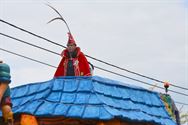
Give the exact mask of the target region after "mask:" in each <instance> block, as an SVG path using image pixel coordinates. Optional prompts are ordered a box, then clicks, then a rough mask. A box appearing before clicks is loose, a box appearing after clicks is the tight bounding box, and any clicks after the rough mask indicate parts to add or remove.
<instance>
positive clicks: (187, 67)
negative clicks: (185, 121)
mask: <svg viewBox="0 0 188 125" xmlns="http://www.w3.org/2000/svg"><path fill="white" fill-rule="evenodd" d="M45 3H50V4H51V5H52V6H53V7H55V8H56V9H57V10H58V11H59V12H60V13H61V14H62V16H63V17H64V18H65V20H66V21H67V23H68V25H69V27H70V29H71V31H72V34H73V36H74V38H75V40H76V42H77V45H78V46H80V47H81V50H82V51H83V52H84V53H85V54H87V55H90V56H92V57H95V58H97V59H101V60H103V61H107V62H109V63H112V64H114V65H117V66H120V67H123V68H126V69H128V70H131V71H134V72H138V73H141V74H144V75H146V76H149V77H153V78H156V79H159V80H161V81H169V82H170V83H172V84H175V85H178V86H183V87H186V88H188V35H187V34H188V2H187V1H185V0H96V1H94V0H92V1H91V0H48V1H45V0H37V1H35V0H0V19H3V20H5V21H8V22H10V23H13V24H14V25H17V26H20V27H22V28H24V29H26V30H29V31H31V32H33V33H36V34H38V35H41V36H43V37H45V38H48V39H50V40H52V41H54V42H57V43H59V44H62V45H64V46H65V45H66V43H67V39H68V38H67V31H68V30H67V28H66V26H65V24H64V23H63V22H61V21H55V22H53V23H50V24H47V22H48V21H49V20H51V19H52V18H54V17H57V14H56V13H55V12H54V11H53V10H52V9H50V8H49V7H48V6H46V5H45ZM0 32H1V33H5V34H8V35H11V36H14V37H16V38H19V39H22V40H25V41H27V42H30V43H32V44H36V45H39V46H42V47H44V48H47V49H50V50H52V51H55V52H57V53H61V51H62V49H63V48H62V47H58V46H56V45H53V44H50V43H47V42H46V41H44V40H41V39H39V38H36V37H33V36H31V35H29V34H27V33H24V32H22V31H19V30H17V29H14V28H12V27H10V26H8V25H6V24H3V23H1V22H0ZM0 48H3V49H7V50H10V51H13V52H16V53H19V54H22V55H25V56H28V57H30V58H33V59H37V60H40V61H43V62H46V63H49V64H51V65H54V66H58V64H59V61H60V60H61V57H60V56H57V55H54V54H51V53H48V52H45V51H43V50H40V49H37V48H34V47H31V46H28V45H25V44H23V43H19V42H17V41H15V40H11V39H9V38H6V37H4V36H0ZM0 59H3V60H4V62H6V63H8V64H9V65H10V66H11V74H12V83H11V87H15V86H19V85H24V84H28V83H33V82H42V81H47V80H50V79H52V78H53V74H54V72H55V69H54V68H51V67H48V66H45V65H42V64H38V63H36V62H32V61H30V60H27V59H24V58H21V57H17V56H14V55H12V54H8V53H6V52H3V51H1V50H0ZM88 60H89V61H90V62H92V63H93V64H94V65H96V66H99V67H102V68H106V69H109V70H112V71H114V72H117V73H121V74H123V75H127V76H129V77H133V78H136V79H140V80H144V81H146V82H149V83H151V84H156V82H155V81H151V80H148V79H143V78H141V77H138V76H135V75H132V74H129V73H127V72H124V71H120V70H118V69H115V68H112V67H110V66H106V65H104V64H101V63H98V62H96V61H94V60H92V59H89V58H88ZM94 75H98V76H101V77H106V78H110V79H114V80H118V81H122V82H124V83H128V84H131V85H136V86H141V87H144V88H150V86H147V85H143V84H142V83H138V82H135V81H131V80H128V79H126V78H123V77H120V76H116V75H113V74H110V73H106V72H104V71H101V70H98V69H95V71H94ZM158 85H159V86H162V84H160V83H158ZM171 89H173V90H174V91H179V92H182V93H186V94H188V91H185V90H181V89H178V88H174V87H171ZM155 91H158V92H164V91H163V90H160V89H157V88H156V89H155ZM170 94H171V96H172V97H173V98H174V100H175V101H180V102H184V103H188V97H185V96H182V95H178V94H174V93H170ZM177 105H178V107H181V105H179V104H177ZM183 110H184V111H188V106H184V108H183Z"/></svg>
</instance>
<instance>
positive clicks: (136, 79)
mask: <svg viewBox="0 0 188 125" xmlns="http://www.w3.org/2000/svg"><path fill="white" fill-rule="evenodd" d="M0 50H2V51H5V52H8V53H11V54H14V55H17V56H20V57H23V58H26V59H29V60H32V61H35V62H38V63H41V64H44V65H47V66H50V67H54V68H57V67H55V66H53V65H50V64H47V63H44V62H41V61H38V60H35V59H32V58H29V57H26V56H23V55H21V54H17V53H14V52H11V51H9V50H6V49H3V48H0ZM94 67H95V68H97V69H99V70H103V71H105V72H109V73H112V74H115V75H118V76H121V77H124V78H127V79H130V80H133V81H137V82H140V83H143V84H146V85H149V86H154V87H157V88H159V89H163V90H164V88H163V87H160V86H156V85H152V84H150V83H148V82H144V81H142V80H138V79H135V78H131V77H128V76H125V75H122V74H119V73H116V72H113V71H110V70H107V69H104V68H101V67H98V66H94ZM168 91H170V92H173V93H176V94H180V95H184V96H188V95H187V94H185V93H181V92H177V91H174V90H170V89H169V90H168Z"/></svg>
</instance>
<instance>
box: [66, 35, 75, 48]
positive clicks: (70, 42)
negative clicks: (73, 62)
mask: <svg viewBox="0 0 188 125" xmlns="http://www.w3.org/2000/svg"><path fill="white" fill-rule="evenodd" d="M68 37H69V39H68V42H67V45H68V44H75V45H76V42H75V40H74V38H73V36H72V34H71V33H70V32H68Z"/></svg>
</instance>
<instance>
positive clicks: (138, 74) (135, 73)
mask: <svg viewBox="0 0 188 125" xmlns="http://www.w3.org/2000/svg"><path fill="white" fill-rule="evenodd" d="M0 22H3V23H5V24H8V25H10V26H12V27H14V28H16V29H19V30H21V31H24V32H26V33H28V34H31V35H33V36H35V37H38V38H41V39H43V40H45V41H48V42H50V43H52V44H54V45H57V46H61V47H63V48H66V47H65V46H63V45H61V44H58V43H56V42H53V41H51V40H49V39H47V38H44V37H42V36H39V35H37V34H35V33H32V32H30V31H28V30H25V29H23V28H20V27H18V26H16V25H14V24H11V23H9V22H7V21H4V20H2V19H0ZM85 56H86V57H88V58H91V59H93V60H96V61H98V62H101V63H104V64H106V65H109V66H112V67H115V68H117V69H120V70H123V71H126V72H129V73H132V74H134V75H137V76H140V77H143V78H147V79H150V80H153V81H156V82H159V83H163V84H164V81H161V80H158V79H155V78H151V77H148V76H145V75H143V74H140V73H137V72H133V71H130V70H128V69H125V68H122V67H119V66H116V65H114V64H111V63H108V62H105V61H102V60H100V59H97V58H94V57H92V56H89V55H87V54H85ZM170 85H171V86H173V87H177V88H180V89H184V90H188V88H185V87H182V86H177V85H174V84H172V83H171V84H170Z"/></svg>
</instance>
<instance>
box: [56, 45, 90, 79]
mask: <svg viewBox="0 0 188 125" xmlns="http://www.w3.org/2000/svg"><path fill="white" fill-rule="evenodd" d="M76 49H77V56H76V57H75V58H72V60H73V67H74V73H75V76H91V73H90V68H89V63H88V61H87V59H86V57H85V56H84V54H83V53H82V52H81V51H80V48H79V47H77V48H76ZM61 55H62V57H63V58H62V59H61V62H60V63H59V66H58V68H57V70H56V72H55V74H54V77H59V76H66V74H67V64H68V61H69V58H68V50H67V49H65V50H64V51H63V52H62V54H61Z"/></svg>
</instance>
